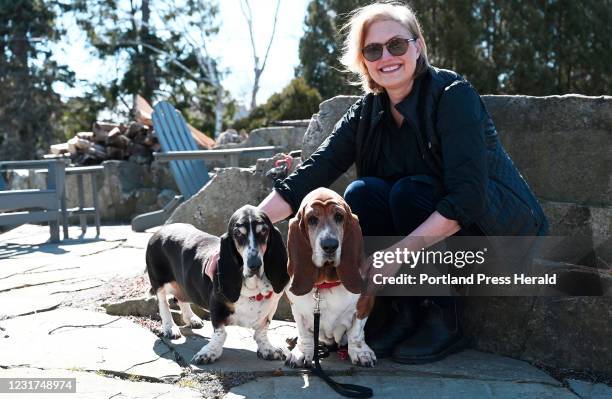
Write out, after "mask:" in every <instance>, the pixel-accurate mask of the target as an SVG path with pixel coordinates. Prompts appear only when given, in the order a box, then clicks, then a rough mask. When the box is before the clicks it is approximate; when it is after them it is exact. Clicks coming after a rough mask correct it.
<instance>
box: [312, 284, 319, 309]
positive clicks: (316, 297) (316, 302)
mask: <svg viewBox="0 0 612 399" xmlns="http://www.w3.org/2000/svg"><path fill="white" fill-rule="evenodd" d="M312 296H313V297H314V300H315V307H314V312H315V313H321V293H320V292H319V289H318V288H315V292H314V294H312Z"/></svg>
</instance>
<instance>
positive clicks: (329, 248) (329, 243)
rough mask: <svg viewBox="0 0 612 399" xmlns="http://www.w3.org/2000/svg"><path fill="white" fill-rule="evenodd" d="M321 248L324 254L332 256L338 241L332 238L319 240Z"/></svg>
mask: <svg viewBox="0 0 612 399" xmlns="http://www.w3.org/2000/svg"><path fill="white" fill-rule="evenodd" d="M321 248H323V251H325V253H326V254H333V253H334V252H336V249H338V240H337V239H335V238H332V237H328V238H324V239H322V240H321Z"/></svg>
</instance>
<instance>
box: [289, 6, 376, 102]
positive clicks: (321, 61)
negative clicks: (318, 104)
mask: <svg viewBox="0 0 612 399" xmlns="http://www.w3.org/2000/svg"><path fill="white" fill-rule="evenodd" d="M367 3H369V2H366V1H346V0H343V1H338V0H336V1H333V0H312V1H311V2H310V3H309V4H308V9H307V11H306V18H305V20H304V36H302V38H301V39H300V47H299V56H300V65H299V66H298V67H297V68H296V71H295V72H296V76H301V77H303V78H304V79H305V80H306V83H307V84H308V85H309V86H311V87H314V88H315V89H317V90H318V91H319V93H320V94H321V96H322V97H323V98H324V99H326V98H330V97H333V96H336V95H338V94H357V93H359V89H358V88H357V87H355V86H352V85H350V84H349V81H350V80H351V78H352V77H351V76H350V75H347V74H346V73H344V72H342V71H343V70H344V66H343V65H342V64H340V61H338V59H339V57H340V53H341V47H342V37H341V35H340V32H339V30H340V28H341V26H342V24H343V23H344V21H345V19H346V18H345V15H344V14H345V13H346V12H349V11H351V10H352V9H353V8H355V7H357V6H359V5H360V4H367Z"/></svg>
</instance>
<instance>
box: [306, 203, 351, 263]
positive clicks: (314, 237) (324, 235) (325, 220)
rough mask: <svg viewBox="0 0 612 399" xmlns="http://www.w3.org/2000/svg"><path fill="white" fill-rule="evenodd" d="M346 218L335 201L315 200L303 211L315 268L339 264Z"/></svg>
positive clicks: (343, 209) (344, 211) (344, 212)
mask: <svg viewBox="0 0 612 399" xmlns="http://www.w3.org/2000/svg"><path fill="white" fill-rule="evenodd" d="M346 217H347V214H346V209H345V208H344V207H343V206H342V205H341V204H339V203H338V201H336V200H335V199H328V200H326V201H321V200H315V201H312V202H311V203H309V204H308V206H307V207H306V208H305V209H304V218H305V222H306V229H307V231H308V233H307V235H308V240H309V241H310V248H312V262H313V263H314V264H315V266H317V267H323V266H324V265H326V264H329V265H331V266H338V265H339V264H340V257H341V255H342V254H341V252H342V245H341V243H342V240H343V238H344V223H345V220H346Z"/></svg>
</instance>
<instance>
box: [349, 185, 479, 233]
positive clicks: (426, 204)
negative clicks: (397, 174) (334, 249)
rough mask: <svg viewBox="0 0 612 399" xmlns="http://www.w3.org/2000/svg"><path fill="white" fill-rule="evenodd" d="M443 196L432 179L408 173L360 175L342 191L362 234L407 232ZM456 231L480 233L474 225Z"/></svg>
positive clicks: (428, 213)
mask: <svg viewBox="0 0 612 399" xmlns="http://www.w3.org/2000/svg"><path fill="white" fill-rule="evenodd" d="M441 198H442V189H441V187H440V186H439V185H437V184H436V183H435V182H434V181H433V179H431V181H428V179H424V178H422V177H420V176H407V177H404V178H401V179H399V180H397V181H395V182H389V181H386V180H383V179H381V178H378V177H362V178H359V179H357V180H355V181H353V182H352V183H351V184H349V186H348V187H347V188H346V191H345V192H344V199H345V200H346V202H347V203H348V204H349V206H350V207H351V210H352V211H353V213H354V214H356V215H357V216H358V217H359V225H360V226H361V231H362V233H363V235H364V237H365V236H407V235H408V234H410V233H411V232H412V231H413V230H414V229H416V228H417V227H418V226H419V225H420V224H421V223H423V222H424V221H425V219H427V218H428V217H429V216H430V215H431V214H432V213H433V212H434V211H435V210H436V204H437V203H438V201H439V200H440V199H441ZM456 234H458V235H474V236H477V235H483V234H482V232H481V231H480V229H479V228H478V227H476V226H473V227H470V228H468V229H465V228H463V229H461V230H460V231H459V232H458V233H456Z"/></svg>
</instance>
